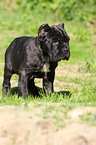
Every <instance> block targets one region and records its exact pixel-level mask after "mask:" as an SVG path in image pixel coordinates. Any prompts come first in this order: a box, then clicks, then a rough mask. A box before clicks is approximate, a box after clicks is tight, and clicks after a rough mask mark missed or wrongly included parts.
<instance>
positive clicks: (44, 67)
mask: <svg viewBox="0 0 96 145" xmlns="http://www.w3.org/2000/svg"><path fill="white" fill-rule="evenodd" d="M49 68H50V64H49V63H48V62H46V63H45V64H44V65H43V67H42V68H41V70H40V71H41V72H44V73H48V72H50V69H49Z"/></svg>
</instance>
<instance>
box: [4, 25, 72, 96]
mask: <svg viewBox="0 0 96 145" xmlns="http://www.w3.org/2000/svg"><path fill="white" fill-rule="evenodd" d="M69 57H70V49H69V36H68V35H67V33H66V31H65V29H64V24H59V25H53V26H49V25H48V24H43V25H41V26H40V28H39V30H38V36H37V37H26V36H24V37H18V38H15V39H14V40H13V41H12V42H11V44H10V45H9V47H8V48H7V50H6V53H5V68H4V81H3V94H6V93H8V94H9V95H10V79H11V76H12V75H13V74H18V75H19V81H18V96H23V97H24V98H26V97H27V95H28V91H29V92H31V93H32V94H33V95H38V94H39V91H38V89H37V87H36V86H35V83H34V79H35V78H43V89H44V90H46V91H47V92H48V93H50V92H53V82H54V77H55V68H56V67H57V65H58V62H59V61H60V60H68V59H69Z"/></svg>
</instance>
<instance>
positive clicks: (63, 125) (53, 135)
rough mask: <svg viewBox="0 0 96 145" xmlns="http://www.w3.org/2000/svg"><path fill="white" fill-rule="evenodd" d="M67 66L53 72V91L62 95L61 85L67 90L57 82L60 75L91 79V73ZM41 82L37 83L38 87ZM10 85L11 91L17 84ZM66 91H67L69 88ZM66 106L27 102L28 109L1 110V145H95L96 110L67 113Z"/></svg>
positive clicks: (76, 109) (77, 110)
mask: <svg viewBox="0 0 96 145" xmlns="http://www.w3.org/2000/svg"><path fill="white" fill-rule="evenodd" d="M3 65H4V64H2V66H3ZM69 65H70V64H67V65H66V66H65V65H63V67H61V66H62V65H61V66H59V67H58V68H57V69H56V79H55V84H54V85H55V91H58V92H60V91H63V89H62V85H63V86H64V85H65V86H67V84H65V83H64V82H63V81H62V82H61V81H60V79H62V78H59V75H60V74H62V75H63V76H64V77H66V75H67V77H69V78H73V77H83V76H84V75H86V76H90V73H86V74H84V73H80V72H78V65H71V69H70V66H69ZM74 68H75V69H74ZM69 69H70V71H68V70H69ZM62 75H61V76H62ZM0 79H2V78H0ZM41 82H42V81H41V80H37V85H38V86H39V87H40V86H41V87H42V84H41ZM11 83H12V88H13V87H15V86H17V80H12V81H11ZM60 86H61V90H60ZM70 86H72V87H77V86H78V84H75V83H72V84H70ZM65 90H66V92H68V91H70V87H66V88H65ZM65 105H66V103H64V102H60V103H50V102H49V103H48V102H35V103H32V102H30V103H28V104H27V106H26V104H25V103H22V105H20V106H12V105H4V106H0V145H96V137H95V134H96V126H95V121H94V119H92V117H93V118H95V120H96V116H94V115H93V116H92V114H94V113H95V114H96V107H91V106H87V107H86V106H83V105H82V106H79V105H77V106H76V107H75V108H73V109H71V110H70V109H69V110H68V111H66V108H65V107H64V106H65ZM64 109H65V110H64ZM66 112H67V114H66ZM92 121H93V122H92ZM86 122H87V123H86Z"/></svg>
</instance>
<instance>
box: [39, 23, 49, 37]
mask: <svg viewBox="0 0 96 145" xmlns="http://www.w3.org/2000/svg"><path fill="white" fill-rule="evenodd" d="M50 29H51V27H50V26H49V25H48V24H43V25H41V26H40V27H39V29H38V35H44V34H45V32H48V31H49V30H50Z"/></svg>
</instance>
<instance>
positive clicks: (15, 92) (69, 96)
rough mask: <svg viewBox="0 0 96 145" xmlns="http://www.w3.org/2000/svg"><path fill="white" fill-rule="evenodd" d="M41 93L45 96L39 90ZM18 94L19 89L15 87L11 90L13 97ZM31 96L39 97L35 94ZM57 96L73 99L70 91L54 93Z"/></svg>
mask: <svg viewBox="0 0 96 145" xmlns="http://www.w3.org/2000/svg"><path fill="white" fill-rule="evenodd" d="M38 90H39V92H41V94H44V92H43V91H42V88H38ZM15 94H17V95H18V87H13V88H11V95H15ZM28 94H29V95H31V96H38V95H35V94H34V93H30V92H29V93H28ZM55 94H58V95H63V97H65V96H68V98H71V95H72V94H71V93H70V91H59V92H54V95H55ZM42 96H43V95H40V97H42Z"/></svg>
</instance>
